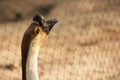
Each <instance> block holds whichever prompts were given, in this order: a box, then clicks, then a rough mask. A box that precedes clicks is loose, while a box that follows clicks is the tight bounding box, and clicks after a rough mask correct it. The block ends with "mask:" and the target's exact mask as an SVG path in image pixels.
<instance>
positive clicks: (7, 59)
mask: <svg viewBox="0 0 120 80" xmlns="http://www.w3.org/2000/svg"><path fill="white" fill-rule="evenodd" d="M37 13H39V14H41V15H43V16H44V17H45V18H46V19H50V18H55V19H57V20H58V23H57V24H56V25H55V27H54V28H53V29H52V31H51V33H50V34H49V37H48V39H47V40H46V43H45V44H44V46H43V47H42V48H41V51H40V54H39V59H38V66H39V69H38V70H39V78H40V80H120V0H0V80H21V77H22V74H21V40H22V37H23V34H24V32H25V30H26V29H27V28H28V26H29V25H30V23H31V21H32V18H33V16H34V15H35V14H37Z"/></svg>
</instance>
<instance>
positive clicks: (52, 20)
mask: <svg viewBox="0 0 120 80" xmlns="http://www.w3.org/2000/svg"><path fill="white" fill-rule="evenodd" d="M57 22H58V21H57V20H56V19H50V20H47V21H46V25H47V27H45V28H46V30H47V32H48V33H49V32H50V31H51V29H52V28H53V26H54V25H55V24H56V23H57Z"/></svg>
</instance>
